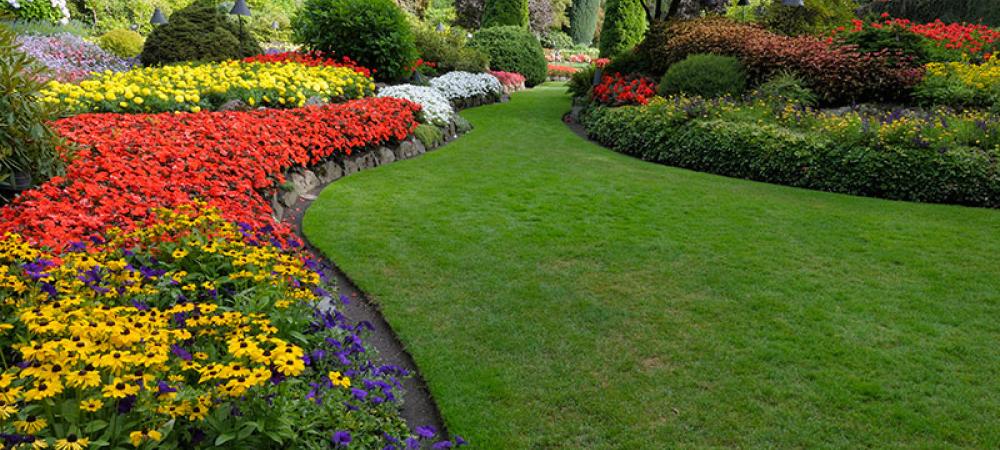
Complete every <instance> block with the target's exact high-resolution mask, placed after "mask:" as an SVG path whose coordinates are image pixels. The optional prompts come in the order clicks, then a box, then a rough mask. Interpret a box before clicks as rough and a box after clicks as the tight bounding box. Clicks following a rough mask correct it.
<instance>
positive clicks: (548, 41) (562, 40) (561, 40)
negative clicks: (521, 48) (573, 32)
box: [539, 30, 574, 49]
mask: <svg viewBox="0 0 1000 450" xmlns="http://www.w3.org/2000/svg"><path fill="white" fill-rule="evenodd" d="M539 41H540V42H541V43H542V47H545V48H556V49H564V48H570V47H573V45H574V44H573V38H571V37H569V35H568V34H566V33H564V32H562V31H555V30H553V31H549V32H548V33H543V34H542V37H541V38H540V39H539Z"/></svg>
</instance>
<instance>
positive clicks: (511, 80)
mask: <svg viewBox="0 0 1000 450" xmlns="http://www.w3.org/2000/svg"><path fill="white" fill-rule="evenodd" d="M490 75H493V76H494V77H496V79H498V80H500V84H502V85H503V86H504V87H505V88H508V89H511V88H514V89H523V88H524V82H525V78H524V75H521V74H519V73H517V72H504V71H502V70H491V71H490Z"/></svg>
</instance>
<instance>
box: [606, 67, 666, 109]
mask: <svg viewBox="0 0 1000 450" xmlns="http://www.w3.org/2000/svg"><path fill="white" fill-rule="evenodd" d="M655 95H656V83H655V82H654V81H653V80H652V79H649V78H646V77H642V76H625V75H622V74H620V73H615V74H614V75H604V76H603V77H602V78H601V83H600V84H598V85H597V86H594V100H595V101H597V102H598V103H601V104H603V105H608V106H623V105H645V104H646V103H649V99H651V98H653V96H655Z"/></svg>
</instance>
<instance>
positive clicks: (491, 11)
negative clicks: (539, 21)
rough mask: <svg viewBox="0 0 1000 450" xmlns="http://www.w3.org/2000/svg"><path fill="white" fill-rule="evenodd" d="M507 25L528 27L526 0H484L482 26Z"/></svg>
mask: <svg viewBox="0 0 1000 450" xmlns="http://www.w3.org/2000/svg"><path fill="white" fill-rule="evenodd" d="M507 25H511V26H515V27H521V28H528V0H486V8H485V10H484V11H483V28H490V27H502V26H507Z"/></svg>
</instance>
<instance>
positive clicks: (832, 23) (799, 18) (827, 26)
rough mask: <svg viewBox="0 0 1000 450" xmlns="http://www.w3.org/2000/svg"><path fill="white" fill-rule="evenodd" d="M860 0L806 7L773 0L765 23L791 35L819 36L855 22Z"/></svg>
mask: <svg viewBox="0 0 1000 450" xmlns="http://www.w3.org/2000/svg"><path fill="white" fill-rule="evenodd" d="M857 7H858V3H857V1H856V0H805V6H802V7H797V6H785V5H784V4H783V3H782V2H781V1H780V0H777V1H772V2H771V3H770V4H769V5H768V6H767V7H766V8H765V9H764V15H763V17H761V21H762V22H763V23H764V24H765V25H767V27H768V28H770V29H771V30H774V31H777V32H779V33H782V34H787V35H789V36H798V35H800V34H818V33H823V32H826V31H829V30H831V29H833V28H835V27H838V26H841V25H844V24H845V23H848V22H850V21H851V19H854V18H855V16H854V11H855V9H857Z"/></svg>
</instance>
